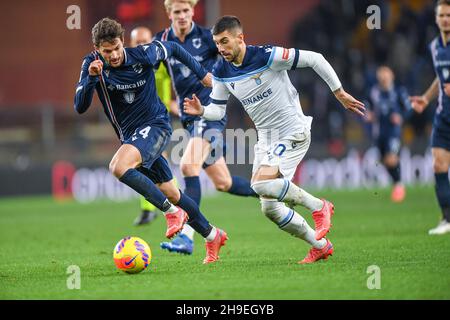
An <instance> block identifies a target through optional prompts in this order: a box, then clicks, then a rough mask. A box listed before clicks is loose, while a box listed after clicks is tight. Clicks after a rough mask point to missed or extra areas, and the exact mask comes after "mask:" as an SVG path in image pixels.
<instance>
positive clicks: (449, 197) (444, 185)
mask: <svg viewBox="0 0 450 320" xmlns="http://www.w3.org/2000/svg"><path fill="white" fill-rule="evenodd" d="M434 178H435V179H436V185H435V190H436V197H437V199H438V202H439V206H440V207H441V209H442V215H443V216H444V219H446V220H447V221H450V217H447V216H448V215H449V211H450V210H449V209H450V182H449V181H448V172H446V173H435V174H434Z"/></svg>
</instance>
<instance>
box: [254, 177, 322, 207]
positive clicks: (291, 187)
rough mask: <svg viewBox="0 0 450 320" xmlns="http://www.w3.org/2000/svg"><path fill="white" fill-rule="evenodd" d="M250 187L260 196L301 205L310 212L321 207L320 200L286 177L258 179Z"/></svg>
mask: <svg viewBox="0 0 450 320" xmlns="http://www.w3.org/2000/svg"><path fill="white" fill-rule="evenodd" d="M252 188H253V190H255V192H256V193H257V194H259V195H260V196H262V197H268V198H273V199H277V200H278V201H280V202H285V203H288V204H294V205H302V206H304V207H305V208H307V209H308V210H310V211H312V212H313V211H317V210H321V209H322V208H323V201H322V200H320V199H318V198H316V197H314V196H313V195H311V194H309V193H308V192H306V191H305V190H303V189H302V188H300V187H298V186H297V185H295V184H294V183H292V182H291V181H289V180H286V179H273V180H264V181H258V182H256V183H253V184H252Z"/></svg>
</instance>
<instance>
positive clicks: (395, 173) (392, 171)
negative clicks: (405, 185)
mask: <svg viewBox="0 0 450 320" xmlns="http://www.w3.org/2000/svg"><path fill="white" fill-rule="evenodd" d="M387 170H388V172H389V175H390V176H391V178H392V181H393V182H394V184H395V183H397V182H399V181H400V164H397V165H396V166H395V167H387Z"/></svg>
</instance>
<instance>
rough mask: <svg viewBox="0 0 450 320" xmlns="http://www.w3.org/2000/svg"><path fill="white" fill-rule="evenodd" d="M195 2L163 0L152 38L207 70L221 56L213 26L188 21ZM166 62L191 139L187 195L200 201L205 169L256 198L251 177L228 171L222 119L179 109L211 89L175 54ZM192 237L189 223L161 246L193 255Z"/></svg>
mask: <svg viewBox="0 0 450 320" xmlns="http://www.w3.org/2000/svg"><path fill="white" fill-rule="evenodd" d="M196 3H197V0H165V1H164V6H165V8H166V12H167V15H168V17H169V19H170V20H171V22H172V25H171V27H170V28H167V29H165V30H164V31H162V32H159V33H158V34H156V36H155V39H157V40H162V41H166V40H169V41H174V42H176V43H177V44H179V45H180V46H182V47H183V48H184V49H186V51H188V52H189V53H190V54H191V55H192V56H194V57H195V59H196V60H197V61H199V62H200V63H201V64H202V66H203V67H204V68H205V69H206V70H208V71H211V70H212V67H213V65H214V64H215V63H216V62H217V60H218V58H220V55H219V52H218V50H217V47H216V45H215V43H214V41H213V38H212V34H211V30H209V29H207V28H203V27H201V26H199V25H197V24H195V23H194V22H193V20H192V19H193V16H194V7H195V5H196ZM166 63H167V67H168V68H167V69H168V70H169V74H170V76H171V79H172V83H173V84H174V89H175V92H176V95H177V99H178V103H179V106H180V110H181V122H182V124H183V127H184V128H185V129H186V130H188V131H189V134H190V139H189V143H188V145H187V148H186V150H185V152H184V154H183V157H182V159H181V162H180V169H181V173H182V174H183V177H184V182H185V186H186V188H185V190H184V191H185V193H186V194H187V195H188V196H190V197H191V198H192V199H193V200H194V201H195V202H196V203H197V204H198V205H200V199H201V187H200V179H199V175H200V171H201V170H202V168H203V169H204V170H205V172H206V174H207V175H208V177H209V178H210V179H211V180H212V181H213V183H214V185H215V187H216V189H217V190H219V191H222V192H228V193H231V194H234V195H240V196H252V197H257V194H256V193H255V192H254V191H253V189H252V188H251V186H250V181H249V180H247V179H244V178H242V177H238V176H231V174H230V172H229V170H228V167H227V164H226V162H225V159H224V154H225V145H224V142H223V137H222V131H223V130H224V129H225V126H226V117H224V118H223V119H221V120H218V121H206V120H205V119H202V118H200V117H198V116H192V115H188V114H186V113H184V111H183V105H182V104H183V101H184V99H185V98H192V96H193V95H195V96H197V97H198V98H199V99H200V101H201V102H202V103H203V104H208V103H209V99H210V98H209V96H210V94H211V88H206V87H204V86H202V85H201V84H200V83H199V82H198V80H197V79H196V76H195V74H194V73H193V72H192V71H191V70H189V68H187V66H186V65H185V64H184V63H182V62H181V61H177V59H176V58H169V59H168V60H167V62H166ZM193 238H194V230H193V229H192V228H191V227H190V226H189V223H187V224H186V225H185V226H184V228H183V230H182V232H181V233H180V235H178V236H177V237H176V238H175V239H174V240H173V241H172V242H163V243H162V244H161V247H162V248H163V249H167V250H169V251H173V252H179V253H186V254H191V253H192V251H193Z"/></svg>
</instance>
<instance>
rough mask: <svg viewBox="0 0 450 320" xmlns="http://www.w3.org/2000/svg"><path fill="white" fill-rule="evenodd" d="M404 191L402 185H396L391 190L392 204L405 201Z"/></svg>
mask: <svg viewBox="0 0 450 320" xmlns="http://www.w3.org/2000/svg"><path fill="white" fill-rule="evenodd" d="M405 196H406V190H405V186H404V185H402V184H396V185H395V186H394V188H393V189H392V193H391V199H392V201H393V202H402V201H403V200H404V199H405Z"/></svg>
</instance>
